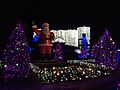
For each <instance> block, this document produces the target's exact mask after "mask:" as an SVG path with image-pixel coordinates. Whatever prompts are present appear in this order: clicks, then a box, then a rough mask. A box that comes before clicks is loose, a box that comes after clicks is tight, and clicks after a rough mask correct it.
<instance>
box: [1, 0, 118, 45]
mask: <svg viewBox="0 0 120 90" xmlns="http://www.w3.org/2000/svg"><path fill="white" fill-rule="evenodd" d="M50 1H51V0H50ZM118 11H119V8H118V5H117V2H110V1H109V2H107V1H106V2H105V1H102V2H99V1H96V2H90V1H89V2H87V1H82V2H76V1H75V0H74V1H73V2H71V1H70V0H69V1H68V2H65V1H62V2H58V0H56V2H47V3H44V2H41V3H38V4H37V3H35V2H34V3H32V4H31V5H28V6H26V4H25V5H18V6H17V7H16V6H12V7H9V5H8V8H6V7H4V8H3V9H2V10H1V13H0V16H1V17H0V18H1V21H2V24H1V31H0V34H1V35H0V36H1V37H0V38H1V39H0V40H1V41H2V42H4V43H5V42H6V41H7V39H6V37H7V36H8V35H9V33H10V32H11V31H12V28H13V27H12V26H11V25H14V23H15V20H16V18H17V17H19V18H21V19H22V20H23V21H24V22H25V23H26V24H27V26H28V27H31V21H32V20H33V21H35V22H36V24H37V25H38V26H39V27H41V24H42V23H44V22H48V23H49V24H50V28H51V29H76V28H77V27H79V26H84V25H85V26H90V27H91V36H92V39H93V40H94V41H95V42H97V40H98V38H99V37H100V36H101V35H102V33H103V32H104V30H105V28H108V30H109V32H110V34H111V36H112V38H113V39H114V40H115V41H116V43H117V44H118V46H119V47H120V43H119V38H120V35H119V34H120V32H119V26H120V25H119V14H118V13H119V12H118ZM4 27H5V30H4ZM10 28H11V29H10ZM28 32H29V31H28ZM30 32H31V31H30ZM28 34H29V33H28ZM3 38H4V39H3ZM92 43H94V42H92ZM3 45H4V44H2V46H3Z"/></svg>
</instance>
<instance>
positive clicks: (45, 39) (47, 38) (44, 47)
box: [32, 23, 55, 60]
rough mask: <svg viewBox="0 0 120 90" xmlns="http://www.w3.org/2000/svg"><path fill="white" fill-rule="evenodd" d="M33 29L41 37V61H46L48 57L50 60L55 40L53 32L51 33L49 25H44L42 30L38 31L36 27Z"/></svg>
mask: <svg viewBox="0 0 120 90" xmlns="http://www.w3.org/2000/svg"><path fill="white" fill-rule="evenodd" d="M32 28H33V30H34V32H35V33H36V34H37V35H39V36H40V39H39V47H40V54H41V55H40V56H41V59H45V57H46V56H47V57H48V59H49V60H50V59H51V53H52V47H53V44H52V40H54V39H55V36H54V33H53V32H50V29H49V24H48V23H43V25H42V29H41V30H38V29H37V26H36V25H33V26H32Z"/></svg>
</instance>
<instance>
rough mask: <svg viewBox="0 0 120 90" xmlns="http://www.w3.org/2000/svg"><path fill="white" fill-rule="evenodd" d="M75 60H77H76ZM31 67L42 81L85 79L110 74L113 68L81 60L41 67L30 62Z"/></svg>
mask: <svg viewBox="0 0 120 90" xmlns="http://www.w3.org/2000/svg"><path fill="white" fill-rule="evenodd" d="M74 61H75V60H74ZM30 67H31V69H32V70H33V72H34V73H36V74H37V78H39V79H40V80H41V81H42V82H48V83H49V82H58V81H61V82H62V81H71V80H83V79H87V78H96V77H100V76H106V75H110V73H111V71H112V70H113V68H111V67H105V66H104V65H97V64H92V63H87V62H86V63H85V62H82V61H80V63H79V65H73V64H69V65H67V66H64V67H51V68H39V67H37V66H36V65H33V64H32V63H30Z"/></svg>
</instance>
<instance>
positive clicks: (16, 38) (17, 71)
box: [3, 22, 30, 78]
mask: <svg viewBox="0 0 120 90" xmlns="http://www.w3.org/2000/svg"><path fill="white" fill-rule="evenodd" d="M28 48H29V46H28V43H27V41H26V36H25V32H24V29H23V26H22V24H21V23H20V22H18V23H17V25H16V27H15V29H14V30H13V31H12V33H11V35H10V37H9V39H8V43H7V45H6V46H5V48H4V51H3V64H4V67H3V77H4V78H24V77H28V76H29V70H30V66H29V62H30V53H29V50H28Z"/></svg>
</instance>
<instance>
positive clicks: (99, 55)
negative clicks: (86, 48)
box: [91, 30, 118, 68]
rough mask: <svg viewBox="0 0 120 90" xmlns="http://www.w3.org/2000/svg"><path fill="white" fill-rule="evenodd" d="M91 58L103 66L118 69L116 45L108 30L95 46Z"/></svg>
mask: <svg viewBox="0 0 120 90" xmlns="http://www.w3.org/2000/svg"><path fill="white" fill-rule="evenodd" d="M91 57H93V58H95V59H96V62H97V63H98V64H101V65H106V66H109V67H113V68H116V67H117V66H118V53H117V48H116V44H115V42H114V41H113V39H112V38H111V37H110V35H109V33H108V31H107V30H106V31H105V32H104V34H103V36H102V37H101V38H100V39H99V41H98V42H97V43H96V44H95V45H93V47H92V50H91Z"/></svg>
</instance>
